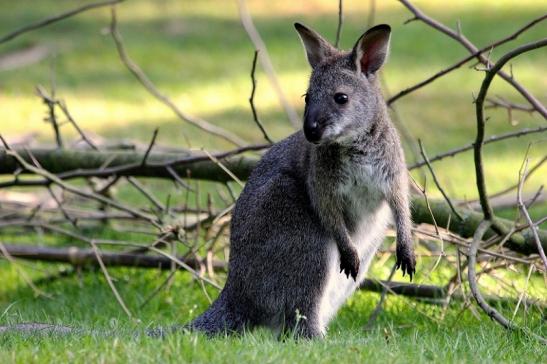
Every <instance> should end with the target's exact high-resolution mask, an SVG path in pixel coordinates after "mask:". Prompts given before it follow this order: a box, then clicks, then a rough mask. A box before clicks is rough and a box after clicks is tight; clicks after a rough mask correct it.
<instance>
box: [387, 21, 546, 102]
mask: <svg viewBox="0 0 547 364" xmlns="http://www.w3.org/2000/svg"><path fill="white" fill-rule="evenodd" d="M545 19H547V14H544V15H541V16H540V17H538V18H536V19H534V20H532V21H531V22H529V23H527V24H526V25H524V26H523V27H522V28H520V29H518V30H517V31H516V32H514V33H512V34H511V35H509V36H507V37H505V38H503V39H500V40H498V41H496V42H494V43H491V44H489V45H487V46H485V47H482V48H481V49H479V50H478V51H476V52H473V53H471V54H470V55H468V56H467V57H464V58H462V59H461V60H460V61H458V62H456V63H454V64H453V65H452V66H450V67H448V68H445V69H443V70H441V71H439V72H437V73H435V74H434V75H433V76H430V77H429V78H426V79H425V80H423V81H421V82H418V83H417V84H415V85H414V86H411V87H408V88H406V89H404V90H402V91H400V92H398V93H397V94H396V95H394V96H392V97H390V98H389V99H388V101H387V103H388V105H391V104H392V103H394V102H395V101H397V100H398V99H400V98H401V97H403V96H405V95H408V94H410V93H412V92H414V91H416V90H418V89H420V88H422V87H424V86H426V85H428V84H430V83H431V82H433V81H435V80H436V79H438V78H440V77H442V76H444V75H446V74H447V73H450V72H452V71H454V70H455V69H457V68H460V67H461V66H463V65H464V64H466V63H467V62H469V61H470V60H472V59H473V58H475V57H477V56H479V55H481V54H482V53H484V52H486V51H489V50H492V49H493V48H495V47H498V46H500V45H502V44H504V43H507V42H509V41H511V40H514V39H517V38H518V36H519V35H521V34H522V33H524V32H525V31H527V30H528V29H530V28H531V27H533V26H534V25H536V24H538V23H540V22H542V21H543V20H545ZM534 110H535V108H534Z"/></svg>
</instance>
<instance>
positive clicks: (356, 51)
mask: <svg viewBox="0 0 547 364" xmlns="http://www.w3.org/2000/svg"><path fill="white" fill-rule="evenodd" d="M390 34H391V27H390V26H389V25H387V24H380V25H376V26H375V27H372V28H370V29H369V30H367V31H366V32H365V33H364V34H363V35H362V36H361V38H359V40H358V41H357V44H355V47H353V52H352V56H353V60H354V62H355V66H356V67H357V71H358V72H363V73H364V74H365V75H367V76H368V75H369V74H372V73H374V72H376V71H378V70H379V69H380V67H382V65H383V64H384V62H385V61H386V59H387V54H388V51H389V37H390Z"/></svg>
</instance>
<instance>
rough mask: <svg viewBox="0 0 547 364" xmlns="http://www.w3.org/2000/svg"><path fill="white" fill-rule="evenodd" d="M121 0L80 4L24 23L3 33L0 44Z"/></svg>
mask: <svg viewBox="0 0 547 364" xmlns="http://www.w3.org/2000/svg"><path fill="white" fill-rule="evenodd" d="M122 1H124V0H108V1H101V2H96V3H91V4H86V5H83V6H80V7H78V8H75V9H72V10H69V11H67V12H64V13H61V14H58V15H54V16H52V17H49V18H45V19H43V20H40V21H38V22H36V23H32V24H28V25H25V26H24V27H21V28H19V29H17V30H15V31H13V32H11V33H8V34H6V35H4V36H3V37H0V44H2V43H5V42H7V41H9V40H12V39H13V38H15V37H18V36H19V35H21V34H23V33H26V32H29V31H31V30H36V29H39V28H42V27H45V26H47V25H49V24H52V23H55V22H58V21H60V20H63V19H66V18H68V17H71V16H73V15H76V14H79V13H81V12H84V11H86V10H90V9H95V8H99V7H101V6H107V5H114V4H117V3H121V2H122Z"/></svg>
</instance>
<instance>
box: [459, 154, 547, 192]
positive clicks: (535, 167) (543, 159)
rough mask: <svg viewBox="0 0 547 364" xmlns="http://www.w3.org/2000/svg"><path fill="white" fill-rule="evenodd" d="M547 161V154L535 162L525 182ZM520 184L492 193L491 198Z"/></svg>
mask: <svg viewBox="0 0 547 364" xmlns="http://www.w3.org/2000/svg"><path fill="white" fill-rule="evenodd" d="M546 161H547V155H546V156H544V157H543V158H542V159H541V160H539V161H538V162H537V163H536V164H534V166H533V167H532V168H530V170H529V171H528V173H527V174H526V176H525V179H524V182H526V180H528V178H530V176H531V175H532V174H533V173H534V172H535V171H537V170H538V169H539V168H540V167H541V166H542V165H543V163H545V162H546ZM518 186H519V184H518V183H516V184H514V185H513V186H509V187H507V188H505V189H503V190H501V191H499V192H496V193H494V194H492V195H490V198H491V199H493V198H496V197H499V196H502V195H505V194H506V193H508V192H511V191H512V190H514V189H516V188H518ZM468 202H473V201H468Z"/></svg>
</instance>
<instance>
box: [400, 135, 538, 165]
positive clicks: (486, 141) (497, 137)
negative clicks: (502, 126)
mask: <svg viewBox="0 0 547 364" xmlns="http://www.w3.org/2000/svg"><path fill="white" fill-rule="evenodd" d="M545 131H547V127H546V126H538V127H537V128H533V129H530V128H524V129H520V130H517V131H512V132H509V133H505V134H500V135H492V136H490V137H488V138H486V139H484V141H483V144H490V143H494V142H498V141H501V140H505V139H511V138H518V137H521V136H524V135H529V134H535V133H543V132H545ZM474 147H475V143H474V142H473V143H469V144H467V145H465V146H463V147H459V148H455V149H451V150H449V151H446V152H444V153H441V154H437V155H436V156H434V157H432V158H430V159H429V162H430V163H434V162H437V161H440V160H442V159H444V158H446V157H454V156H455V155H457V154H460V153H463V152H466V151H468V150H471V149H473V148H474ZM425 165H426V163H425V162H424V161H421V162H418V163H414V164H412V165H409V166H408V169H409V170H413V169H416V168H420V167H423V166H425Z"/></svg>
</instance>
